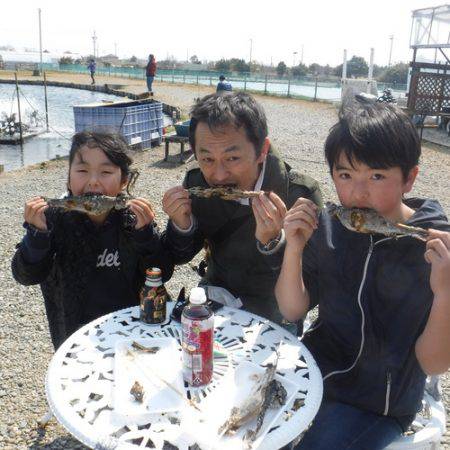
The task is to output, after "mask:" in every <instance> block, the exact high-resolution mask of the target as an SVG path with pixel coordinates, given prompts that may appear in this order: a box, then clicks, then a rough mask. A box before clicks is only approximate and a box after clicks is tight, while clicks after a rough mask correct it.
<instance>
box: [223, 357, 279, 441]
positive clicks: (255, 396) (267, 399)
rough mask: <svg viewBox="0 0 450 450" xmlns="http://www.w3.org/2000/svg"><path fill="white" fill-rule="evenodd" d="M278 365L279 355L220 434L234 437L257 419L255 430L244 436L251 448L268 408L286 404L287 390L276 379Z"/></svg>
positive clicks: (234, 410)
mask: <svg viewBox="0 0 450 450" xmlns="http://www.w3.org/2000/svg"><path fill="white" fill-rule="evenodd" d="M277 363H278V353H277V357H276V361H275V362H274V363H269V364H267V367H266V370H265V371H264V373H262V374H261V375H259V376H258V378H257V381H256V383H255V385H254V386H253V387H252V390H251V392H250V395H249V396H248V397H247V398H246V399H245V400H244V401H243V402H242V404H241V405H240V406H239V407H237V406H235V407H233V408H232V409H231V413H230V417H229V418H228V419H227V420H226V421H225V423H223V424H222V425H221V426H220V427H219V430H218V433H219V434H220V435H221V436H223V435H232V434H234V433H236V431H237V430H238V429H239V428H240V427H242V426H243V425H245V424H246V423H248V422H250V421H251V420H253V419H254V418H255V417H256V418H257V424H256V428H255V430H248V431H247V432H246V433H245V435H244V444H245V446H246V448H251V446H252V443H253V441H254V440H255V439H256V436H257V434H258V432H259V430H260V428H261V426H262V424H263V421H264V416H265V414H266V411H267V409H268V408H273V407H276V406H281V405H283V404H284V403H285V402H286V396H287V393H286V389H285V388H284V387H283V385H282V384H281V383H280V382H279V381H277V380H275V379H274V376H275V372H276V369H277Z"/></svg>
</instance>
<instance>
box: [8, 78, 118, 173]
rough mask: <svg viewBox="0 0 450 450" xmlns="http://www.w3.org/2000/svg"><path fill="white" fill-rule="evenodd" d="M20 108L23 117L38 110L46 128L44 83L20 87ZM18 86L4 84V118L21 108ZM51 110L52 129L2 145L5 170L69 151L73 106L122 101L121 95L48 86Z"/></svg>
mask: <svg viewBox="0 0 450 450" xmlns="http://www.w3.org/2000/svg"><path fill="white" fill-rule="evenodd" d="M19 88H20V109H21V115H22V120H23V121H24V122H26V121H27V120H29V119H30V115H31V113H32V112H33V110H34V111H37V117H38V118H39V119H40V123H41V127H42V129H43V130H45V129H46V128H45V103H44V102H45V100H44V87H43V86H27V85H23V86H19ZM15 92H16V87H15V85H12V84H0V117H1V116H2V113H3V112H5V113H7V114H8V115H10V114H11V113H12V112H16V111H17V97H16V95H15ZM47 99H48V110H49V128H50V130H49V132H45V133H43V134H40V135H38V136H35V137H32V138H30V139H29V140H27V141H25V142H24V144H23V148H22V149H21V148H20V145H2V144H0V164H2V165H3V166H4V170H5V171H8V170H14V169H17V168H20V167H23V166H26V165H29V164H35V163H38V162H41V161H48V160H50V159H52V158H55V157H56V156H57V155H59V156H65V155H67V154H68V153H69V149H70V140H71V137H72V135H73V133H74V129H75V128H74V116H73V110H72V106H73V105H82V104H86V103H93V102H101V101H102V100H108V101H112V100H119V99H122V100H123V97H117V96H115V95H110V94H102V93H100V92H92V91H84V90H80V89H70V88H62V87H55V86H48V87H47Z"/></svg>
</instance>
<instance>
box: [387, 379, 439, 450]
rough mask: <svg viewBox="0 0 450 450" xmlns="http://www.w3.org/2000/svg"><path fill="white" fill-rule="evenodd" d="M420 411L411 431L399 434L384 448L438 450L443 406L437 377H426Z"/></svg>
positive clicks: (391, 449)
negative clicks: (399, 435) (398, 436)
mask: <svg viewBox="0 0 450 450" xmlns="http://www.w3.org/2000/svg"><path fill="white" fill-rule="evenodd" d="M422 404H423V407H422V411H421V412H419V413H418V414H417V415H416V418H415V419H414V422H413V423H412V425H411V433H407V434H406V435H403V436H401V437H400V438H398V439H397V440H396V441H394V442H393V443H392V444H391V445H389V446H388V447H386V450H438V449H439V448H440V441H441V438H442V435H443V434H444V433H445V420H446V417H445V408H444V405H443V403H442V401H441V398H440V389H439V377H437V376H433V377H429V378H428V379H427V384H426V386H425V393H424V396H423V400H422Z"/></svg>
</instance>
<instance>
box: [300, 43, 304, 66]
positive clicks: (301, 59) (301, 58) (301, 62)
mask: <svg viewBox="0 0 450 450" xmlns="http://www.w3.org/2000/svg"><path fill="white" fill-rule="evenodd" d="M303 49H304V45H303V44H302V54H301V57H300V64H303Z"/></svg>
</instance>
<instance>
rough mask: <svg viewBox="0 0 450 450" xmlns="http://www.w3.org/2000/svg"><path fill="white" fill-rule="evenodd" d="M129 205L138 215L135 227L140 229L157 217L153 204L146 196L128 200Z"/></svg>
mask: <svg viewBox="0 0 450 450" xmlns="http://www.w3.org/2000/svg"><path fill="white" fill-rule="evenodd" d="M127 205H128V207H129V208H130V209H131V211H133V212H134V214H135V215H136V219H137V220H136V225H135V226H134V228H135V229H136V230H139V229H140V228H143V227H145V226H146V225H148V224H150V223H152V222H153V220H154V219H155V213H154V211H153V208H152V205H151V204H150V202H149V201H148V200H146V199H145V198H141V197H139V198H133V199H131V200H129V201H128V203H127Z"/></svg>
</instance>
